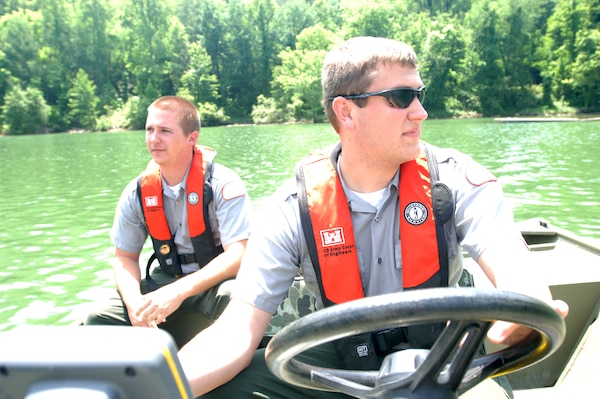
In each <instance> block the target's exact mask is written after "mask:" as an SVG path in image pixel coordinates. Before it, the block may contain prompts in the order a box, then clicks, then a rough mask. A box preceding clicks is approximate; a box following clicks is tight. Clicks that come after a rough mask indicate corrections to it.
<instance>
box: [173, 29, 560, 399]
mask: <svg viewBox="0 0 600 399" xmlns="http://www.w3.org/2000/svg"><path fill="white" fill-rule="evenodd" d="M322 85H323V105H324V107H325V113H326V114H327V117H328V119H329V121H330V123H331V124H332V126H333V128H334V129H335V131H336V132H337V134H338V135H339V138H340V143H339V144H338V145H336V146H335V148H333V150H329V151H328V152H325V153H323V154H312V155H309V156H308V157H306V158H305V159H304V160H303V161H301V163H300V164H299V167H298V169H297V178H296V181H291V184H288V185H286V186H284V187H282V188H281V189H280V190H279V191H278V192H277V193H275V195H274V196H273V197H272V198H271V199H270V200H269V201H265V202H264V203H263V206H262V210H261V214H260V215H258V217H257V220H260V223H259V224H257V225H256V226H254V227H253V229H252V236H251V237H250V239H249V241H248V247H247V251H246V253H245V254H244V258H243V261H242V266H241V268H240V272H239V273H238V277H237V285H236V290H235V292H234V295H233V299H232V300H231V302H230V303H229V305H228V306H227V308H226V309H225V311H224V312H223V314H222V315H221V317H219V319H218V320H217V321H216V322H215V323H214V324H213V325H212V326H210V327H209V328H207V329H205V330H204V331H202V332H201V333H200V334H198V335H197V336H196V337H194V338H193V339H192V340H191V341H190V342H189V343H188V344H186V345H185V346H184V347H183V348H182V349H181V350H180V352H179V357H180V360H181V363H182V366H183V369H184V371H185V374H186V376H187V378H188V379H189V381H190V384H191V386H192V389H193V392H194V394H195V395H202V396H201V397H203V398H256V397H261V398H271V399H274V398H281V399H288V398H334V397H345V396H344V395H342V394H339V393H333V392H322V391H316V390H311V389H306V388H302V387H298V386H292V385H289V384H287V383H285V382H283V381H280V380H278V379H277V378H276V377H275V376H274V375H273V374H271V373H270V371H269V370H268V369H267V367H266V363H265V358H264V351H263V350H262V349H261V350H258V351H257V350H256V348H257V346H258V345H259V342H260V341H261V339H262V338H263V334H264V332H265V330H266V329H267V326H268V325H269V322H270V320H271V317H272V314H273V313H274V312H275V311H276V309H277V307H278V305H279V303H280V301H281V299H282V298H283V297H284V295H285V294H286V293H287V292H288V289H289V287H290V285H291V284H292V283H293V281H294V277H295V276H296V275H297V274H298V272H299V271H300V272H301V273H302V276H303V277H304V280H305V282H306V284H307V286H308V288H309V289H310V290H311V292H312V293H313V294H314V295H315V297H316V303H317V308H323V307H325V306H329V305H333V304H337V303H343V302H347V301H351V300H354V299H359V298H363V297H370V296H376V295H383V294H388V293H394V292H399V291H402V290H404V289H409V288H410V289H423V288H427V287H445V286H450V287H455V286H457V285H458V281H459V279H460V276H461V271H462V262H461V256H460V255H461V251H460V248H459V246H462V248H463V249H464V250H466V251H467V252H468V253H469V254H470V256H471V257H472V258H473V259H474V260H476V261H477V263H478V264H479V266H480V267H481V268H482V269H483V271H485V273H486V275H487V276H488V277H489V278H490V280H491V281H492V282H493V283H494V284H495V285H496V287H498V288H501V289H503V290H509V291H516V292H521V293H525V294H528V295H530V296H535V297H538V298H540V299H543V300H546V301H548V302H550V303H551V304H552V306H553V307H554V308H555V309H556V310H557V311H559V313H561V315H562V316H563V317H565V316H566V314H567V312H568V307H567V305H566V304H565V303H564V302H562V301H552V298H551V295H550V291H549V289H548V287H546V286H536V281H537V280H536V279H528V280H525V281H526V282H523V281H522V280H521V279H514V278H513V276H514V275H516V274H519V273H521V272H522V270H524V269H525V268H524V267H523V265H527V262H528V260H527V256H528V254H529V252H528V249H527V247H526V244H525V242H524V241H523V239H522V236H521V234H520V231H519V229H518V228H517V226H516V224H515V223H514V220H513V215H512V211H511V209H510V208H509V207H508V205H507V203H506V201H505V200H504V198H503V194H502V189H501V187H500V184H498V182H497V181H496V178H495V177H494V176H493V175H492V174H491V173H490V172H488V171H487V170H486V169H485V168H483V166H481V165H479V164H478V163H476V162H474V161H473V160H472V159H471V157H469V156H467V155H464V154H461V153H460V152H458V151H456V150H450V149H440V148H436V147H434V146H431V145H427V144H425V143H422V142H421V140H420V136H421V129H422V123H423V121H424V120H425V119H426V118H427V116H428V115H427V111H426V110H425V108H423V105H422V101H423V100H424V86H423V81H422V80H421V77H420V75H419V72H418V69H417V58H416V55H415V53H414V51H413V50H412V49H411V48H410V47H409V46H407V45H406V44H404V43H399V42H397V41H394V40H390V39H384V38H374V37H357V38H354V39H350V40H348V41H346V42H344V43H342V44H341V45H339V46H338V47H337V48H335V49H334V50H333V51H331V52H330V53H329V54H328V55H327V56H326V58H325V62H324V66H323V71H322ZM435 181H438V183H442V184H443V185H444V186H443V187H442V186H440V187H441V188H444V187H445V188H446V189H445V190H443V191H445V193H441V194H445V196H444V197H437V196H436V201H435V202H436V203H435V204H434V201H433V200H432V195H431V192H432V191H433V189H434V188H435V187H438V186H434V183H435ZM440 198H443V200H444V201H442V202H443V203H449V205H450V206H449V208H448V207H447V205H448V204H447V205H445V206H442V207H441V210H442V212H440V213H435V218H434V217H433V215H434V212H435V211H437V210H439V209H440V207H438V205H439V204H438V201H437V199H440ZM442 205H443V204H442ZM448 209H450V211H449V212H448V211H447V210H448ZM440 216H443V218H442V217H440ZM442 219H444V220H442ZM442 223H443V225H442ZM529 333H530V330H529V329H527V328H524V327H519V326H516V325H514V324H510V323H502V322H498V323H495V325H494V326H493V327H492V329H490V331H489V334H488V336H489V337H490V338H493V339H494V341H495V342H501V341H503V342H505V343H510V342H511V340H513V339H515V340H518V339H520V338H522V337H523V335H524V334H529ZM408 335H410V334H408ZM435 338H436V336H435V335H434V334H423V335H422V336H419V335H418V334H414V337H411V336H408V337H407V339H408V342H404V343H406V344H408V345H414V346H417V345H418V344H420V343H418V342H416V341H423V342H421V343H425V344H427V342H425V341H429V343H431V340H434V339H435ZM350 346H351V345H344V344H343V343H342V345H337V344H335V343H332V344H331V345H321V346H318V347H316V348H312V349H309V350H307V351H305V352H304V353H303V354H302V356H303V361H305V362H306V363H309V364H314V365H319V366H324V367H332V368H345V369H356V368H357V367H360V368H363V369H373V368H377V367H378V365H377V361H378V360H380V359H378V358H373V357H371V358H370V359H368V360H369V361H371V360H373V361H375V363H374V364H364V366H365V367H362V366H363V365H361V364H359V365H357V362H356V361H355V359H348V358H347V357H345V356H344V355H345V354H346V353H347V352H346V351H344V347H345V348H348V347H350ZM392 349H393V348H392ZM377 355H379V353H377ZM359 363H360V361H359ZM473 390H478V392H477V391H476V393H475V394H472V395H475V396H476V397H482V398H506V397H507V395H509V394H510V388H508V387H507V388H506V390H505V389H503V387H501V386H500V385H498V384H496V383H495V382H494V381H493V380H486V381H484V383H481V384H479V385H478V386H476V387H475V388H473ZM469 392H471V391H469ZM469 392H467V394H469Z"/></svg>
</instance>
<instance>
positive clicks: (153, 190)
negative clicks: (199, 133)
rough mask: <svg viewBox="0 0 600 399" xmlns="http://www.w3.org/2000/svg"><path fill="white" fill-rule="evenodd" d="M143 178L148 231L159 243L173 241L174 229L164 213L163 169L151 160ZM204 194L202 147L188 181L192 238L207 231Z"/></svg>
mask: <svg viewBox="0 0 600 399" xmlns="http://www.w3.org/2000/svg"><path fill="white" fill-rule="evenodd" d="M141 179H142V180H141V193H142V196H141V199H142V206H143V209H144V216H145V217H146V223H147V224H148V231H149V233H150V235H151V236H152V237H155V238H157V239H159V240H168V239H170V238H171V230H170V229H169V224H168V223H167V218H166V216H165V211H164V205H163V185H162V176H161V174H160V166H159V165H158V164H157V163H156V162H154V161H153V160H151V161H150V162H149V163H148V166H147V167H146V170H145V172H144V173H143V174H142V176H141ZM203 192H204V165H203V162H202V152H201V151H200V150H199V149H198V148H194V156H193V158H192V165H191V167H190V170H189V172H188V176H187V180H186V194H187V201H186V204H187V211H188V228H189V231H190V236H192V237H194V236H198V235H200V234H202V233H203V232H204V231H205V230H206V227H205V226H204V210H203V207H202V197H203Z"/></svg>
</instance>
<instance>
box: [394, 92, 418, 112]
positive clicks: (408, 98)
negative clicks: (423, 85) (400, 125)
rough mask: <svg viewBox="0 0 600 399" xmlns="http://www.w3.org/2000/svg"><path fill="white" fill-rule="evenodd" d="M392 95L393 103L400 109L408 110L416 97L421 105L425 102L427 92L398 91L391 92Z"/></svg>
mask: <svg viewBox="0 0 600 399" xmlns="http://www.w3.org/2000/svg"><path fill="white" fill-rule="evenodd" d="M390 94H391V101H392V102H393V103H394V105H395V106H396V107H398V108H408V106H409V105H410V104H411V103H412V102H413V100H414V99H415V97H416V98H418V99H419V101H420V102H421V104H423V101H424V100H425V90H412V89H398V90H394V91H392V92H390Z"/></svg>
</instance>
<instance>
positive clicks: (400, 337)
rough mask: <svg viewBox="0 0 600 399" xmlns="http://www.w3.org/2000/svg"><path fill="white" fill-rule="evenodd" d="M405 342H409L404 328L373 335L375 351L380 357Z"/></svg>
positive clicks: (378, 332)
mask: <svg viewBox="0 0 600 399" xmlns="http://www.w3.org/2000/svg"><path fill="white" fill-rule="evenodd" d="M403 342H408V341H407V339H406V333H405V331H404V327H398V328H389V329H387V330H381V331H377V332H374V333H373V343H374V346H375V351H376V352H377V354H379V355H382V354H385V353H386V352H388V351H390V350H392V349H393V348H394V347H395V346H396V345H399V344H401V343H403Z"/></svg>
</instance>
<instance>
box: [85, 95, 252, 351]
mask: <svg viewBox="0 0 600 399" xmlns="http://www.w3.org/2000/svg"><path fill="white" fill-rule="evenodd" d="M199 131H200V116H199V113H198V111H197V109H196V108H195V107H194V105H193V104H192V103H190V102H189V101H187V100H185V99H183V98H180V97H174V96H166V97H161V98H159V99H157V100H156V101H154V103H152V104H151V105H150V107H149V108H148V117H147V121H146V145H147V147H148V151H149V152H150V154H151V155H152V160H151V161H150V163H149V164H148V167H147V169H146V171H144V172H143V173H142V174H141V175H140V176H139V177H137V178H135V179H134V180H132V181H131V182H130V183H129V185H127V187H126V188H125V190H124V191H123V193H122V195H121V198H120V199H119V203H118V205H117V211H116V214H115V219H114V224H113V228H112V231H111V237H112V240H113V242H114V244H115V246H116V252H115V258H114V262H113V268H114V275H115V282H116V285H117V289H118V295H116V296H115V297H113V298H110V301H109V303H108V304H107V305H105V306H103V307H102V309H100V310H99V311H98V312H96V313H93V314H90V315H89V316H88V318H87V320H86V321H85V322H84V324H86V325H91V324H111V325H132V326H136V327H150V328H156V327H160V328H164V329H165V330H167V331H168V332H169V333H171V335H172V336H173V338H174V339H175V341H176V342H177V344H178V345H179V346H182V345H183V344H184V343H185V342H187V341H188V340H189V339H190V338H191V337H193V336H194V335H195V334H196V333H197V332H198V331H199V330H200V329H202V328H203V327H205V326H206V325H207V324H209V323H211V322H212V321H214V320H215V319H216V318H217V317H218V315H219V314H220V313H221V312H222V310H223V309H224V308H225V306H226V305H227V303H228V302H229V298H230V287H229V284H227V281H228V280H231V279H233V278H234V277H235V276H236V274H237V271H238V269H239V265H240V260H241V258H242V254H243V253H244V251H245V248H246V241H247V239H248V236H249V219H250V214H251V212H252V204H251V202H250V198H249V196H248V194H247V192H246V188H245V186H244V184H243V182H242V181H241V179H240V178H239V176H238V175H237V174H236V173H235V172H234V171H233V170H231V169H229V168H227V167H225V166H223V165H221V164H218V163H214V162H213V158H214V157H215V155H216V153H215V151H214V150H212V149H210V148H208V147H200V146H197V141H198V136H199ZM148 235H150V237H151V238H152V242H153V246H154V254H153V255H152V257H151V259H150V261H149V262H148V266H147V269H146V278H145V279H144V280H142V275H141V271H140V265H139V258H140V252H141V251H142V247H143V246H144V243H145V241H146V239H147V237H148ZM154 259H157V260H158V267H155V268H154V269H153V270H152V272H151V273H150V269H149V268H150V267H151V263H152V261H153V260H154Z"/></svg>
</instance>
